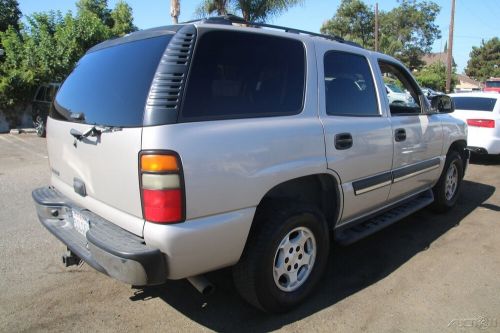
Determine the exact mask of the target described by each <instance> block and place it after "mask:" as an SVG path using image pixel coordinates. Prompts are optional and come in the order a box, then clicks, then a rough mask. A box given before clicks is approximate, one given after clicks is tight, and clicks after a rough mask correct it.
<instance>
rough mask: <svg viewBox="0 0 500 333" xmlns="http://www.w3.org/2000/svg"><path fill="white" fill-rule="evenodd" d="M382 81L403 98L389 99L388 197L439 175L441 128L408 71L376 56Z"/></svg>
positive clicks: (426, 183) (402, 195) (413, 189)
mask: <svg viewBox="0 0 500 333" xmlns="http://www.w3.org/2000/svg"><path fill="white" fill-rule="evenodd" d="M379 66H380V70H381V72H382V77H383V79H384V82H385V84H386V85H388V86H390V87H391V88H392V89H393V90H396V91H397V93H398V94H400V95H402V96H403V98H399V99H397V100H391V98H390V97H388V99H387V102H389V111H390V115H391V117H390V120H391V126H392V130H393V140H394V157H393V159H392V160H393V168H392V174H393V175H392V177H393V184H392V187H391V192H390V195H389V201H391V202H393V201H397V200H399V199H403V198H405V197H406V196H408V195H410V194H412V193H415V192H418V191H419V190H424V189H426V188H429V187H431V186H432V184H433V182H434V181H435V180H436V179H438V178H439V172H440V170H441V168H440V166H441V165H442V163H444V157H442V156H441V151H442V147H443V130H442V126H441V121H440V120H439V116H438V115H437V114H432V113H429V112H427V111H428V102H427V100H426V99H425V97H424V96H423V95H422V94H421V92H420V90H419V89H418V86H417V84H416V83H415V81H414V80H413V78H412V77H411V75H410V74H409V73H408V72H407V71H406V70H405V69H404V68H403V67H402V66H400V65H398V64H395V63H392V62H390V61H384V60H379Z"/></svg>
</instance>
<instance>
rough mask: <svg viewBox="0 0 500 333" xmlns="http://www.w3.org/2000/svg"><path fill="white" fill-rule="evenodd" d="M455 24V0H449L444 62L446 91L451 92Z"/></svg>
mask: <svg viewBox="0 0 500 333" xmlns="http://www.w3.org/2000/svg"><path fill="white" fill-rule="evenodd" d="M454 24H455V0H451V20H450V34H449V35H448V54H447V59H446V60H447V61H446V62H447V63H446V92H447V93H450V92H451V69H452V66H453V64H452V63H453V26H454Z"/></svg>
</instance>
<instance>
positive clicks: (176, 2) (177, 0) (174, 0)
mask: <svg viewBox="0 0 500 333" xmlns="http://www.w3.org/2000/svg"><path fill="white" fill-rule="evenodd" d="M180 14H181V0H170V16H172V22H173V23H174V24H177V23H179V15H180Z"/></svg>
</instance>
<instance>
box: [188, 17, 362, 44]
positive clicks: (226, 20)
mask: <svg viewBox="0 0 500 333" xmlns="http://www.w3.org/2000/svg"><path fill="white" fill-rule="evenodd" d="M193 22H203V23H211V24H227V25H232V24H233V23H236V24H244V25H246V26H252V27H258V28H270V29H276V30H283V31H285V32H290V33H295V34H304V35H309V36H315V37H322V38H326V39H329V40H333V41H336V42H339V43H344V44H347V45H351V46H356V47H360V48H363V47H362V46H361V45H359V44H358V43H354V42H351V41H348V40H345V39H344V38H342V37H340V36H335V35H325V34H320V33H317V32H311V31H306V30H300V29H295V28H290V27H283V26H279V25H273V24H267V23H259V22H249V21H246V20H245V19H244V18H242V17H239V16H236V15H233V14H227V15H221V16H212V17H208V18H204V19H199V20H193V21H188V22H185V23H193Z"/></svg>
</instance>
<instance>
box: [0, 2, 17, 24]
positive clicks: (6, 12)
mask: <svg viewBox="0 0 500 333" xmlns="http://www.w3.org/2000/svg"><path fill="white" fill-rule="evenodd" d="M20 18H21V11H20V10H19V4H18V3H17V0H0V31H6V30H7V28H8V27H9V26H12V27H13V28H14V29H15V30H19V19H20Z"/></svg>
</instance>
